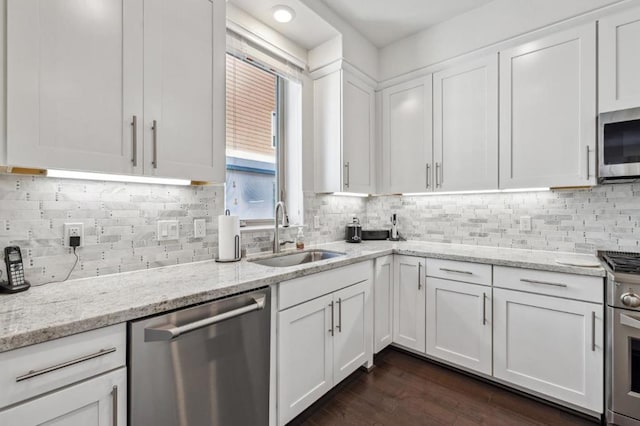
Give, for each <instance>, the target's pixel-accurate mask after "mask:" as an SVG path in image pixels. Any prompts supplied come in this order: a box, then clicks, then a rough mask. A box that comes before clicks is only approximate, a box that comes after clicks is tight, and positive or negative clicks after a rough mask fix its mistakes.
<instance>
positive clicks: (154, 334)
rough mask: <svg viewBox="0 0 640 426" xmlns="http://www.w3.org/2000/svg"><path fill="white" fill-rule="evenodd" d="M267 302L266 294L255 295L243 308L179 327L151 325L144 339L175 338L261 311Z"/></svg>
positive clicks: (148, 340)
mask: <svg viewBox="0 0 640 426" xmlns="http://www.w3.org/2000/svg"><path fill="white" fill-rule="evenodd" d="M265 304H266V296H260V297H254V298H253V303H252V304H250V305H247V306H243V307H242V308H238V309H234V310H232V311H228V312H223V313H221V314H218V315H215V316H212V317H209V318H205V319H201V320H199V321H194V322H192V323H189V324H185V325H181V326H180V327H177V326H176V325H174V324H165V325H161V326H159V327H149V328H145V329H144V341H145V342H161V341H168V340H173V339H175V338H176V337H178V336H180V335H182V334H186V333H189V332H191V331H195V330H199V329H201V328H204V327H208V326H210V325H214V324H217V323H219V322H222V321H226V320H228V319H231V318H235V317H239V316H240V315H244V314H247V313H249V312H253V311H259V310H262V309H264V307H265Z"/></svg>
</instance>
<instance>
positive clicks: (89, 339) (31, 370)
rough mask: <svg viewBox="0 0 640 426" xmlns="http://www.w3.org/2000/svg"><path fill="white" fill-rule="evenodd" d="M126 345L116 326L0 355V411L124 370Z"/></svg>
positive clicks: (121, 330)
mask: <svg viewBox="0 0 640 426" xmlns="http://www.w3.org/2000/svg"><path fill="white" fill-rule="evenodd" d="M126 344H127V332H126V326H125V324H117V325H113V326H110V327H105V328H100V329H98V330H92V331H88V332H85V333H80V334H75V335H73V336H68V337H63V338H61V339H56V340H51V341H49V342H45V343H40V344H37V345H33V346H27V347H24V348H20V349H15V350H12V351H8V352H3V353H0V365H1V366H2V369H0V389H2V392H0V407H5V406H7V405H9V404H14V403H16V402H20V401H23V400H25V399H28V398H32V397H34V396H37V395H40V394H42V393H44V392H49V391H51V390H54V389H57V388H60V387H63V386H66V385H69V384H71V383H74V382H78V381H80V380H84V379H86V378H89V377H92V376H96V375H98V374H101V373H104V372H106V371H109V370H113V369H114V368H118V367H122V366H124V365H125V362H126Z"/></svg>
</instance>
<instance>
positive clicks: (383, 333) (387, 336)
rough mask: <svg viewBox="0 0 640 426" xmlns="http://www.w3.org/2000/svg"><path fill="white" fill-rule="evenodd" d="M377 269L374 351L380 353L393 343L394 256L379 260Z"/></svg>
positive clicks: (376, 262) (376, 264)
mask: <svg viewBox="0 0 640 426" xmlns="http://www.w3.org/2000/svg"><path fill="white" fill-rule="evenodd" d="M375 268H376V270H375V277H374V289H373V299H374V308H373V314H374V324H373V330H374V344H373V345H374V347H373V350H374V352H375V353H378V352H380V351H381V350H383V349H384V348H386V347H387V346H389V345H390V344H391V342H392V341H393V326H392V324H393V316H392V315H393V256H384V257H379V258H377V259H376V261H375Z"/></svg>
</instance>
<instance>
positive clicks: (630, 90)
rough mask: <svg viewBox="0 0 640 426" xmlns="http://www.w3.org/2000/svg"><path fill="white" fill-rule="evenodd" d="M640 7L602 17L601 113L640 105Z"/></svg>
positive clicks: (599, 37)
mask: <svg viewBox="0 0 640 426" xmlns="http://www.w3.org/2000/svg"><path fill="white" fill-rule="evenodd" d="M639 40H640V8H638V9H632V10H626V11H624V12H622V13H619V14H617V15H612V16H607V17H605V18H602V19H601V20H600V23H599V26H598V44H599V50H598V62H599V64H598V65H599V67H598V71H599V75H598V83H599V84H598V87H599V90H600V96H599V98H598V101H599V109H600V112H606V111H615V110H619V109H626V108H636V107H640V55H638V42H639Z"/></svg>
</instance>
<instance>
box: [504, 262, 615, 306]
mask: <svg viewBox="0 0 640 426" xmlns="http://www.w3.org/2000/svg"><path fill="white" fill-rule="evenodd" d="M493 272H494V280H493V285H494V286H495V287H502V288H508V289H512V290H520V291H528V292H530V293H539V294H546V295H549V296H557V297H565V298H567V299H575V300H585V301H587V302H594V303H603V302H604V282H603V278H600V277H588V276H584V275H573V274H565V273H562V272H549V271H537V270H533V269H520V268H510V267H506V266H496V267H494V271H493Z"/></svg>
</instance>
